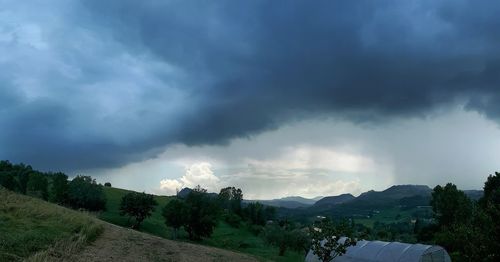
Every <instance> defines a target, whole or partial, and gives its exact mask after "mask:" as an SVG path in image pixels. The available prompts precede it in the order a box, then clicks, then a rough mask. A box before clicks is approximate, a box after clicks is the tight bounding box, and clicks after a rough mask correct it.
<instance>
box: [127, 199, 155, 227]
mask: <svg viewBox="0 0 500 262" xmlns="http://www.w3.org/2000/svg"><path fill="white" fill-rule="evenodd" d="M157 205H158V202H156V200H155V199H154V196H153V195H150V194H146V193H137V192H131V193H128V194H126V195H125V196H123V198H122V201H121V203H120V215H122V216H123V215H128V216H129V222H130V219H131V218H134V223H133V225H132V228H136V229H137V228H139V226H140V225H141V223H142V221H144V219H146V218H148V217H150V216H151V214H152V212H153V211H154V210H155V206H157Z"/></svg>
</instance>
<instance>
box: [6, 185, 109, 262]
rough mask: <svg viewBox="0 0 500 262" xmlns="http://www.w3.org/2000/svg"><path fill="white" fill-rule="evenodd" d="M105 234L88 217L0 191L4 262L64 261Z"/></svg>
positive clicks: (97, 224)
mask: <svg viewBox="0 0 500 262" xmlns="http://www.w3.org/2000/svg"><path fill="white" fill-rule="evenodd" d="M101 231H102V225H100V224H99V222H98V221H97V220H96V219H94V218H92V217H90V216H88V215H86V214H83V213H80V212H77V211H73V210H70V209H67V208H64V207H60V206H57V205H54V204H51V203H48V202H45V201H42V200H39V199H36V198H32V197H28V196H24V195H20V194H16V193H13V192H10V191H7V190H5V189H2V188H0V232H1V234H0V261H20V260H24V259H29V260H35V261H37V260H38V261H45V260H46V259H47V258H48V257H59V258H61V257H63V256H64V255H66V254H68V253H71V252H70V251H74V250H75V249H78V248H80V247H81V246H83V245H84V244H85V243H86V242H88V241H91V240H94V239H95V238H96V237H97V236H98V235H99V234H100V232H101Z"/></svg>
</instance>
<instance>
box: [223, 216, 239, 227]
mask: <svg viewBox="0 0 500 262" xmlns="http://www.w3.org/2000/svg"><path fill="white" fill-rule="evenodd" d="M222 219H223V220H224V221H225V222H226V223H227V224H228V225H230V226H232V227H234V228H239V227H240V223H241V217H240V216H238V215H236V214H235V213H233V212H225V213H224V214H223V215H222Z"/></svg>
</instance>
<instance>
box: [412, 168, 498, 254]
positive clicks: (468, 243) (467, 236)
mask: <svg viewBox="0 0 500 262" xmlns="http://www.w3.org/2000/svg"><path fill="white" fill-rule="evenodd" d="M498 196H500V173H495V175H490V176H489V177H488V180H487V181H486V183H485V185H484V196H483V197H482V198H481V199H480V200H479V201H478V202H474V201H471V200H470V199H468V198H467V196H466V195H465V194H464V193H463V192H462V191H460V190H458V189H457V187H456V186H455V185H453V184H451V183H449V184H447V185H446V186H445V187H441V186H436V187H435V188H434V191H433V193H432V201H431V204H432V207H433V210H434V216H435V219H436V223H435V224H430V225H429V226H428V227H427V230H426V231H423V232H425V233H426V234H427V235H428V236H427V237H428V238H429V235H430V239H431V241H433V242H435V243H437V244H439V245H441V246H443V247H445V248H446V249H447V250H448V252H450V254H451V256H452V259H453V261H499V260H500V242H499V241H500V237H499V234H500V230H499V229H500V215H499V214H500V201H499V200H500V198H499V197H498ZM420 238H422V237H420Z"/></svg>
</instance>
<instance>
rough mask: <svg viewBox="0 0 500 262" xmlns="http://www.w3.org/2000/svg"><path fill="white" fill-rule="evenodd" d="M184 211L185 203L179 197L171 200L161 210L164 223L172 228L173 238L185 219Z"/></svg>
mask: <svg viewBox="0 0 500 262" xmlns="http://www.w3.org/2000/svg"><path fill="white" fill-rule="evenodd" d="M186 211H187V210H186V204H185V203H184V201H182V200H180V199H173V200H171V201H170V202H168V204H167V205H166V206H165V207H164V208H163V210H162V215H163V217H164V218H165V224H167V226H170V227H172V228H173V229H174V236H173V237H174V239H176V238H177V235H178V231H179V228H180V227H182V226H183V225H184V223H185V221H186V219H187V214H186Z"/></svg>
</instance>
